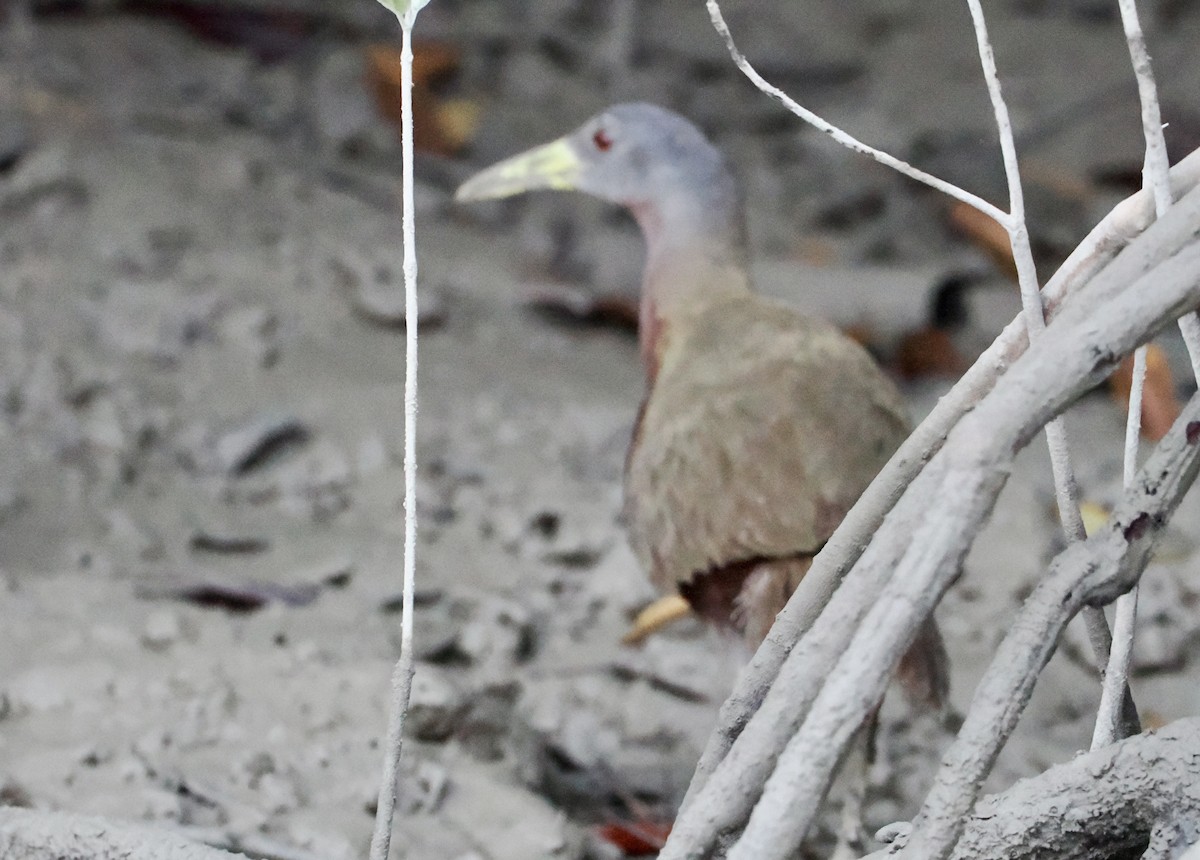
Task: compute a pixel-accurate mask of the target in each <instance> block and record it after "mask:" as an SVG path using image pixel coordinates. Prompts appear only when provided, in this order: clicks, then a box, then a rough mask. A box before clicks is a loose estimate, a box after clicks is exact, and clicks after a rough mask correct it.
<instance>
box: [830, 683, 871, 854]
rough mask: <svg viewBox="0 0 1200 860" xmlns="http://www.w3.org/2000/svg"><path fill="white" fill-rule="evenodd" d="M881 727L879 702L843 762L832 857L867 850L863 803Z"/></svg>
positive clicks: (860, 852)
mask: <svg viewBox="0 0 1200 860" xmlns="http://www.w3.org/2000/svg"><path fill="white" fill-rule="evenodd" d="M878 730H879V705H876V706H875V708H874V710H872V711H871V715H870V716H869V717H867V721H866V722H865V723H863V725H862V728H860V729H859V730H858V734H857V735H855V736H854V742H853V743H852V744H851V745H850V749H849V750H848V751H847V753H846V758H845V761H844V762H843V764H842V766H843V768H844V769H845V770H844V772H845V774H846V777H847V784H846V788H845V791H844V792H843V793H842V812H841V816H840V818H839V822H838V831H837V846H836V847H835V848H834V850H833V854H831V855H830V860H855V858H858V857H861V856H863V854H865V853H866V844H867V833H866V830H865V829H864V828H863V803H864V801H865V799H866V795H867V787H868V785H869V784H870V777H871V769H872V767H873V766H874V764H875V754H876V745H875V741H876V734H877V732H878Z"/></svg>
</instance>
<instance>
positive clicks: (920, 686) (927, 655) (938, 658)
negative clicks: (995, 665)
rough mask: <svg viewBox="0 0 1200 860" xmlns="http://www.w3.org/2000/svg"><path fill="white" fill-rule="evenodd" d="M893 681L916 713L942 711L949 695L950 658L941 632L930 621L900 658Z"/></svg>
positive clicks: (929, 620)
mask: <svg viewBox="0 0 1200 860" xmlns="http://www.w3.org/2000/svg"><path fill="white" fill-rule="evenodd" d="M896 678H897V679H898V680H899V681H900V686H901V687H902V688H903V689H904V695H905V698H907V699H908V701H909V704H911V705H912V706H913V708H915V709H917V710H924V709H929V710H939V711H940V710H941V709H942V708H944V707H945V706H946V703H947V700H948V697H949V693H950V657H949V655H948V654H947V653H946V643H945V642H943V641H942V634H941V631H939V630H938V626H937V622H935V621H934V620H933V619H932V618H928V619H926V620H925V623H924V624H922V625H921V629H920V630H918V631H917V638H916V639H914V640H913V643H912V645H910V646H909V648H908V651H907V652H906V653H905V655H904V656H903V657H901V658H900V665H899V666H898V667H897V669H896Z"/></svg>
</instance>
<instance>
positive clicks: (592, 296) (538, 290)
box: [524, 284, 638, 331]
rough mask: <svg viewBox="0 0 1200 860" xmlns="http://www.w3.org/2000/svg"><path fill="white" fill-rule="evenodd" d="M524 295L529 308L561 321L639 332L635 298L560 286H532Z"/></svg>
mask: <svg viewBox="0 0 1200 860" xmlns="http://www.w3.org/2000/svg"><path fill="white" fill-rule="evenodd" d="M524 296H525V302H526V304H528V305H529V307H531V308H534V309H535V310H538V311H541V312H543V313H546V314H548V315H549V316H552V317H556V318H558V319H560V320H565V321H568V322H573V323H582V324H585V325H596V326H611V327H613V328H617V329H622V330H625V331H637V325H638V300H637V299H636V298H635V297H633V296H626V295H620V294H616V293H593V292H590V291H588V290H585V289H582V288H579V287H570V286H566V285H560V284H553V285H536V286H531V287H528V288H527V289H526V290H525V291H524Z"/></svg>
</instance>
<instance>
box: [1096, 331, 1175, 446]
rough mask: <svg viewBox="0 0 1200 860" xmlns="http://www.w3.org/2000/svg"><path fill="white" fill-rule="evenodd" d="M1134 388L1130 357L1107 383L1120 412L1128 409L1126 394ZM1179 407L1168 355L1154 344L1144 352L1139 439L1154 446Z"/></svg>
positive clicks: (1165, 431)
mask: <svg viewBox="0 0 1200 860" xmlns="http://www.w3.org/2000/svg"><path fill="white" fill-rule="evenodd" d="M1132 385H1133V356H1127V357H1126V358H1125V360H1124V361H1122V362H1121V364H1120V365H1119V366H1118V367H1117V369H1116V370H1115V371H1113V375H1112V376H1110V377H1109V379H1108V386H1109V390H1110V391H1111V392H1112V396H1113V397H1114V398H1115V399H1116V401H1117V402H1118V403H1120V404H1121V406H1122V408H1124V409H1125V410H1126V411H1128V409H1129V391H1130V388H1131V387H1132ZM1181 409H1182V407H1181V406H1180V404H1179V398H1178V396H1177V395H1176V393H1175V378H1174V376H1173V375H1172V374H1171V366H1170V364H1168V362H1167V354H1166V353H1165V352H1163V349H1162V347H1160V346H1158V345H1157V344H1153V343H1152V344H1150V346H1149V347H1148V348H1147V350H1146V385H1145V388H1143V389H1142V436H1144V437H1145V438H1146V439H1148V440H1150V441H1151V442H1157V441H1158V440H1159V439H1161V438H1162V437H1163V436H1166V435H1167V431H1168V430H1170V429H1171V425H1172V424H1174V423H1175V419H1176V418H1178V417H1179V412H1180V410H1181Z"/></svg>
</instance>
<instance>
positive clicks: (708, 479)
mask: <svg viewBox="0 0 1200 860" xmlns="http://www.w3.org/2000/svg"><path fill="white" fill-rule="evenodd" d="M680 329H681V330H679V331H668V332H666V333H665V335H666V337H667V338H668V340H667V345H666V347H665V348H664V351H663V353H662V362H661V367H660V369H659V373H658V376H657V378H656V380H655V382H654V384H653V387H652V388H651V390H650V392H649V394H648V396H647V399H646V402H645V403H644V404H643V409H642V413H641V416H640V418H639V422H638V426H637V428H636V430H635V437H634V439H633V442H632V444H631V447H630V453H629V458H628V461H627V469H626V517H627V520H628V526H629V532H630V538H631V543H632V545H633V547H634V550H635V551H636V552H637V553H638V555H639V557H640V558H641V559H642V561H643V563H644V564H645V565H646V566H647V568H648V569H649V570H650V571H651V575H652V577H653V578H654V580H655V581H656V584H658V586H659V587H660V588H663V589H664V590H674V589H675V588H676V587H677V586H678V584H679V583H681V582H686V581H688V580H690V579H691V578H692V577H693V576H694V575H695V574H697V573H701V572H704V571H707V570H710V569H712V568H715V567H720V566H723V565H727V564H729V563H731V562H736V561H741V560H748V559H772V558H785V557H791V556H795V555H797V554H803V553H812V552H815V551H817V550H818V549H819V548H820V546H821V545H822V544H823V543H824V542H825V540H826V539H827V538H828V537H829V535H830V534H831V533H832V532H833V530H834V529H835V528H836V527H837V524H838V523H839V522H840V521H841V519H842V517H843V516H844V515H845V513H846V511H848V510H849V509H850V507H851V505H853V504H854V502H855V500H857V498H858V496H859V495H860V494H861V493H862V491H863V490H864V489H865V488H866V486H867V484H869V483H870V481H871V479H872V478H873V477H874V476H875V474H876V473H877V472H878V470H879V469H880V468H881V467H882V466H883V464H884V463H886V462H887V460H888V458H889V457H890V456H891V454H892V452H893V451H894V450H895V449H896V447H897V446H898V445H899V443H900V441H901V440H903V438H904V436H905V434H906V432H907V427H908V423H907V420H906V418H905V409H904V405H903V402H902V400H901V398H900V395H899V393H898V392H897V391H896V389H895V387H894V386H893V385H892V383H891V382H890V381H889V380H888V379H887V378H886V377H885V376H884V375H883V374H882V372H881V371H880V370H879V369H878V367H876V365H875V363H874V362H873V361H872V360H871V358H870V357H869V356H868V355H867V354H866V352H865V351H864V350H863V349H862V348H861V347H859V346H858V344H856V343H854V342H853V341H851V340H849V339H848V338H847V337H845V336H844V335H843V334H842V333H841V332H839V331H838V330H836V329H835V328H833V327H832V326H829V325H827V324H825V323H822V322H819V321H816V320H812V319H810V318H808V317H805V316H803V315H801V314H799V313H797V312H796V311H795V310H793V309H791V308H789V307H787V306H785V305H781V304H778V303H774V302H768V301H765V300H763V299H760V298H758V297H752V298H750V299H740V300H738V301H732V302H725V303H721V304H719V305H716V306H713V307H711V308H709V309H707V310H706V311H705V312H703V313H701V314H698V315H697V316H696V317H695V318H693V319H692V320H690V321H689V322H688V324H687V325H686V326H681V327H680Z"/></svg>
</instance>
